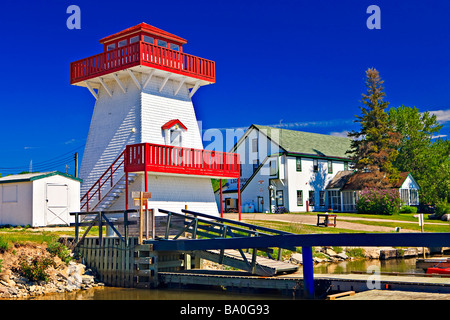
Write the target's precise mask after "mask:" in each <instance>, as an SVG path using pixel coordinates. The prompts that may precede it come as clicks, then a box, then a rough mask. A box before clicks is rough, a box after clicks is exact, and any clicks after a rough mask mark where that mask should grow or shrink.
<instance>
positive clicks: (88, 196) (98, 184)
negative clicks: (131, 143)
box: [80, 149, 126, 211]
mask: <svg viewBox="0 0 450 320" xmlns="http://www.w3.org/2000/svg"><path fill="white" fill-rule="evenodd" d="M125 152H126V149H125V150H123V151H122V153H121V154H120V155H119V156H118V157H117V159H116V160H114V162H113V163H112V164H111V165H110V166H109V167H108V169H106V171H105V172H104V173H103V174H102V175H101V176H100V178H98V180H97V181H96V182H95V183H94V185H93V186H92V187H91V188H90V189H89V190H88V191H87V192H86V193H85V194H84V196H83V197H82V198H81V200H80V204H82V203H83V201H84V200H86V202H85V203H84V204H82V205H81V207H80V210H83V209H84V207H86V211H89V201H90V200H91V199H92V198H93V197H94V196H95V195H96V194H98V202H99V203H100V202H101V201H102V200H103V198H102V197H101V188H102V187H103V186H104V185H105V183H106V182H108V180H110V181H111V188H112V187H113V186H114V183H113V175H114V173H116V171H117V170H118V169H119V168H120V166H121V165H122V164H124V162H125ZM122 157H123V159H122V161H119V160H120V159H121V158H122ZM118 162H120V163H119V164H118V165H117V166H116V167H115V168H114V166H115V165H116V164H117V163H118ZM105 176H106V179H105V180H104V181H103V182H102V179H103V178H105ZM94 189H95V190H94ZM93 190H94V192H93V193H91V191H93ZM107 193H108V192H106V193H105V196H106V194H107Z"/></svg>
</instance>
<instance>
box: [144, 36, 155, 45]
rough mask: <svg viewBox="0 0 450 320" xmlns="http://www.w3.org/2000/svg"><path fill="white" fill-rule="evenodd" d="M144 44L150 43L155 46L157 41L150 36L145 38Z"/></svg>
mask: <svg viewBox="0 0 450 320" xmlns="http://www.w3.org/2000/svg"><path fill="white" fill-rule="evenodd" d="M144 42H147V43H150V44H154V43H155V39H154V38H152V37H149V36H144Z"/></svg>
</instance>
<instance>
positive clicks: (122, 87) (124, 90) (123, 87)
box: [113, 73, 127, 93]
mask: <svg viewBox="0 0 450 320" xmlns="http://www.w3.org/2000/svg"><path fill="white" fill-rule="evenodd" d="M113 77H114V79H115V80H116V82H117V84H118V85H119V87H120V89H122V91H123V93H126V92H127V90H126V89H125V86H124V85H123V83H122V81H120V79H119V77H118V76H117V73H113Z"/></svg>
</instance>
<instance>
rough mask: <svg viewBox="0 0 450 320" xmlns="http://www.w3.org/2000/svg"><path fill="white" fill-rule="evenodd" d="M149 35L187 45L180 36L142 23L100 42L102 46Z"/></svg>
mask: <svg viewBox="0 0 450 320" xmlns="http://www.w3.org/2000/svg"><path fill="white" fill-rule="evenodd" d="M139 33H143V34H149V35H151V36H156V37H158V38H159V37H160V38H165V39H167V40H172V41H174V42H177V43H180V44H186V43H187V41H186V40H185V39H183V38H181V37H179V36H176V35H174V34H172V33H169V32H167V31H164V30H162V29H159V28H156V27H154V26H152V25H149V24H147V23H145V22H142V23H140V24H138V25H136V26H134V27H130V28H128V29H125V30H122V31H120V32H117V33H114V34H112V35H110V36H107V37H105V38H103V39H100V40H99V42H100V43H101V44H108V43H110V42H113V41H114V40H118V39H119V38H124V37H127V36H130V35H132V34H136V35H137V34H139Z"/></svg>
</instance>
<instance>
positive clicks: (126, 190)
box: [125, 172, 128, 210]
mask: <svg viewBox="0 0 450 320" xmlns="http://www.w3.org/2000/svg"><path fill="white" fill-rule="evenodd" d="M125 210H128V172H125Z"/></svg>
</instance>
